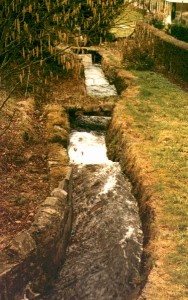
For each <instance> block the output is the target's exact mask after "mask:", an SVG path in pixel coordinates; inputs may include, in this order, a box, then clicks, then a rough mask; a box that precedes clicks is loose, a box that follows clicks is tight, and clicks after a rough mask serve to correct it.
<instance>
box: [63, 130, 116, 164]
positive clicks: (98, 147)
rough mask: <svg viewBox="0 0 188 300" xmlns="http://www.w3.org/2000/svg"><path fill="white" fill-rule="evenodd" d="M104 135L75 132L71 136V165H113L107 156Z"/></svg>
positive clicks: (69, 149) (69, 152)
mask: <svg viewBox="0 0 188 300" xmlns="http://www.w3.org/2000/svg"><path fill="white" fill-rule="evenodd" d="M106 152H107V150H106V145H105V138H104V135H99V134H97V133H95V132H79V131H73V132H72V133H71V134H70V143H69V148H68V154H69V158H70V163H74V164H105V163H112V162H111V161H110V160H109V159H108V157H107V155H106Z"/></svg>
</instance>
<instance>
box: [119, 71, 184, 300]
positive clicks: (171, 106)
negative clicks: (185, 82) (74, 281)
mask: <svg viewBox="0 0 188 300" xmlns="http://www.w3.org/2000/svg"><path fill="white" fill-rule="evenodd" d="M132 73H133V74H134V75H135V76H136V77H137V79H136V80H135V82H134V83H133V85H132V87H131V88H130V90H129V91H127V95H126V97H122V99H121V100H120V102H119V104H117V107H116V116H115V118H116V122H122V124H124V128H126V131H125V133H124V135H125V136H126V144H128V145H132V147H130V149H134V158H133V160H134V161H136V164H137V169H135V170H138V171H135V170H134V172H138V173H139V175H138V174H133V175H134V176H133V177H137V179H138V180H141V181H142V182H145V181H146V179H147V181H148V182H150V183H149V185H148V187H149V193H150V194H151V195H152V197H153V199H154V201H153V203H152V204H151V205H152V206H153V207H154V210H155V214H156V219H155V224H154V226H155V227H156V232H157V234H156V236H155V238H154V237H151V239H154V240H155V241H154V246H153V248H155V250H154V251H153V253H154V256H155V257H154V259H156V264H158V266H160V267H158V268H159V269H158V270H159V274H160V270H163V271H162V274H165V276H167V278H168V280H166V279H165V280H166V281H165V284H166V286H165V284H164V285H163V286H162V288H161V286H158V284H157V282H156V281H157V279H156V278H155V279H154V282H155V288H153V290H151V291H152V292H153V295H154V294H155V293H156V292H157V288H156V287H157V286H158V288H159V289H160V288H161V290H160V291H159V289H158V292H157V293H158V298H155V299H188V281H187V278H188V196H187V195H188V160H187V153H188V139H187V133H188V114H187V108H188V93H186V92H185V91H183V90H182V89H181V88H180V87H178V86H177V85H175V84H173V83H171V82H169V81H168V80H167V79H166V78H164V77H163V76H162V75H160V74H157V73H154V72H151V71H132ZM131 90H132V92H131ZM125 124H127V125H126V126H125ZM127 141H128V143H127ZM128 151H129V150H128ZM127 153H128V152H126V155H128V156H129V153H128V154H127ZM132 153H133V151H132ZM130 165H131V163H130ZM132 165H133V161H132ZM152 197H151V199H152ZM152 226H153V225H152ZM165 276H163V277H164V278H166V277H165ZM159 277H160V275H158V280H159V281H160V278H159ZM161 277H162V276H161ZM167 291H169V294H168V293H167ZM165 292H166V293H167V294H165ZM164 295H165V296H164ZM148 299H150V300H153V299H154V296H153V298H152V296H151V295H150V298H148Z"/></svg>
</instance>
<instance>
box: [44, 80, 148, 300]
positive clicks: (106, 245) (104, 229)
mask: <svg viewBox="0 0 188 300" xmlns="http://www.w3.org/2000/svg"><path fill="white" fill-rule="evenodd" d="M103 76H104V75H103ZM86 79H87V78H86ZM112 90H113V89H112ZM110 93H111V92H110ZM107 122H109V118H105V117H96V116H92V117H87V116H81V117H79V118H78V119H77V126H78V128H77V129H74V130H72V132H71V135H70V144H69V149H68V152H69V157H70V163H71V164H72V165H73V195H72V196H73V207H74V221H73V230H72V237H71V241H70V245H69V247H68V251H67V258H66V261H65V264H64V265H63V266H62V269H61V271H60V274H59V277H58V279H57V280H56V282H55V284H54V287H53V289H52V290H51V292H49V293H48V295H46V296H45V297H44V298H43V299H48V300H55V299H56V300H60V299H61V300H81V299H85V300H110V299H119V300H130V299H133V294H134V292H135V289H136V283H137V280H138V277H139V270H140V263H141V256H142V244H143V234H142V231H141V224H140V219H139V213H138V207H137V202H136V200H135V198H134V197H133V195H132V194H131V186H130V183H129V181H128V179H127V178H126V177H125V176H124V175H123V174H122V171H121V168H120V165H119V163H117V162H112V161H110V160H109V159H108V157H107V155H106V145H105V131H104V130H101V129H104V128H105V124H106V123H107ZM84 128H87V130H85V129H84ZM94 129H95V130H94Z"/></svg>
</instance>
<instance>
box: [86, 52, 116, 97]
mask: <svg viewBox="0 0 188 300" xmlns="http://www.w3.org/2000/svg"><path fill="white" fill-rule="evenodd" d="M81 57H82V62H83V65H84V73H85V85H86V91H87V94H88V95H89V96H97V97H109V96H115V95H117V92H116V88H115V86H114V85H111V84H109V82H108V80H107V79H106V78H105V76H104V73H103V71H102V69H101V66H100V65H99V64H93V63H92V55H91V54H84V55H81Z"/></svg>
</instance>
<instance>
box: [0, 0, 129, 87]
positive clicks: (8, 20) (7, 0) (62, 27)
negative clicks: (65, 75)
mask: <svg viewBox="0 0 188 300" xmlns="http://www.w3.org/2000/svg"><path fill="white" fill-rule="evenodd" d="M122 3H123V0H118V1H116V0H111V1H110V0H105V1H104V0H103V1H101V0H97V1H94V0H53V1H52V0H40V1H38V0H26V1H19V0H3V1H1V4H0V41H1V42H0V76H1V81H2V82H4V81H5V80H7V79H8V78H9V77H10V76H12V75H15V74H17V75H18V77H19V80H20V82H21V83H22V82H23V80H24V78H25V79H26V80H27V81H28V80H29V79H30V78H29V77H30V73H31V72H34V71H35V74H36V75H38V77H39V78H41V77H43V74H45V77H46V79H45V82H46V80H47V77H50V76H51V75H52V72H54V69H55V66H54V64H53V68H48V67H47V63H50V64H52V63H53V61H55V64H62V65H63V66H64V67H65V69H66V70H69V69H72V68H74V72H75V68H76V66H75V60H74V59H71V58H70V53H69V55H68V57H67V56H65V55H62V53H64V52H65V49H66V48H67V47H69V46H71V45H72V44H75V45H77V46H79V44H80V42H82V43H83V44H84V45H86V44H87V43H88V42H89V41H92V42H99V41H100V39H102V38H103V37H104V36H105V35H106V30H107V28H108V27H109V25H110V23H111V20H112V18H113V16H114V15H115V14H116V13H117V11H118V9H119V7H120V5H121V4H122ZM58 46H61V47H58ZM31 66H34V67H33V68H32V70H31Z"/></svg>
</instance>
